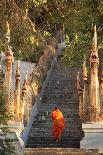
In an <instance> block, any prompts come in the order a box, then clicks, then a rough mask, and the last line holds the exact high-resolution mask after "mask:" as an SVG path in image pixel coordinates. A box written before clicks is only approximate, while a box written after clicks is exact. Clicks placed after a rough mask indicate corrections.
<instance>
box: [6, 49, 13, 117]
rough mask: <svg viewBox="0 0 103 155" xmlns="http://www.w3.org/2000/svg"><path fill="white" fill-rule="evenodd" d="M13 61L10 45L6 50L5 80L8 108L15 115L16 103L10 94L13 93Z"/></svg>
mask: <svg viewBox="0 0 103 155" xmlns="http://www.w3.org/2000/svg"><path fill="white" fill-rule="evenodd" d="M12 63H13V53H12V50H11V48H10V47H9V46H8V49H7V51H6V73H5V80H4V87H5V91H6V109H7V111H8V112H9V113H12V114H13V115H14V103H13V101H11V98H10V95H13V94H11V83H12V79H11V75H12Z"/></svg>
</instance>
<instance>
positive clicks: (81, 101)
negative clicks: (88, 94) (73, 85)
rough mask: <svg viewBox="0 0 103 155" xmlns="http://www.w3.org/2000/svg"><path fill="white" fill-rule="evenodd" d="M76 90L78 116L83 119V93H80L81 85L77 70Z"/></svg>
mask: <svg viewBox="0 0 103 155" xmlns="http://www.w3.org/2000/svg"><path fill="white" fill-rule="evenodd" d="M77 91H78V95H79V116H80V118H81V120H82V119H83V94H82V87H81V83H80V76H79V72H78V74H77Z"/></svg>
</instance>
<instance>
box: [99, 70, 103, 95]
mask: <svg viewBox="0 0 103 155" xmlns="http://www.w3.org/2000/svg"><path fill="white" fill-rule="evenodd" d="M100 95H103V67H102V73H101V76H100Z"/></svg>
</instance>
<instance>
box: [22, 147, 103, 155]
mask: <svg viewBox="0 0 103 155" xmlns="http://www.w3.org/2000/svg"><path fill="white" fill-rule="evenodd" d="M24 152H25V153H27V154H28V155H102V154H100V153H98V150H95V149H94V150H93V149H92V150H86V149H75V148H65V149H62V148H39V149H38V148H35V149H33V148H32V149H31V148H26V149H24Z"/></svg>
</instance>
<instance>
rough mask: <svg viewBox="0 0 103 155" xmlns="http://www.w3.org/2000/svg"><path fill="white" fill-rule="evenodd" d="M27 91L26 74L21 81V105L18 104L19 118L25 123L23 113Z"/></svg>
mask: <svg viewBox="0 0 103 155" xmlns="http://www.w3.org/2000/svg"><path fill="white" fill-rule="evenodd" d="M26 93H27V74H26V78H25V80H24V83H23V88H22V100H21V105H20V120H21V121H22V122H23V123H24V124H25V120H26V118H25V117H26V116H24V115H25V102H26V101H25V96H26Z"/></svg>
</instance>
